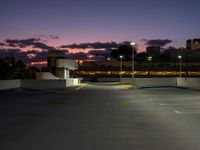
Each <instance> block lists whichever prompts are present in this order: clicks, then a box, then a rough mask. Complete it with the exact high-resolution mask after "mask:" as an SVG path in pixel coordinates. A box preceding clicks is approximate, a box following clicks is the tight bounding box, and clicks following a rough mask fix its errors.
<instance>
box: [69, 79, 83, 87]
mask: <svg viewBox="0 0 200 150" xmlns="http://www.w3.org/2000/svg"><path fill="white" fill-rule="evenodd" d="M80 80H81V79H80V78H70V79H66V87H69V86H75V85H79V84H80V83H81V81H80Z"/></svg>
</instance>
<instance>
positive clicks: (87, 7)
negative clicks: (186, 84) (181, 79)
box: [0, 0, 200, 49]
mask: <svg viewBox="0 0 200 150" xmlns="http://www.w3.org/2000/svg"><path fill="white" fill-rule="evenodd" d="M199 6H200V1H199V0H167V1H166V0H32V1H31V0H1V1H0V21H1V25H0V33H1V34H0V42H4V41H5V40H6V39H18V40H20V39H28V38H41V39H43V40H44V42H46V44H48V45H49V46H60V45H67V44H72V43H84V42H97V41H99V42H110V41H115V42H122V41H134V42H136V43H138V44H139V45H140V47H141V49H142V47H143V46H142V42H141V40H142V39H148V40H151V39H169V40H172V41H173V42H172V43H170V44H168V45H167V46H175V47H184V46H185V41H186V40H187V39H190V38H200V19H199V18H200V17H199V14H200V9H199Z"/></svg>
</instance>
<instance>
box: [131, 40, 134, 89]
mask: <svg viewBox="0 0 200 150" xmlns="http://www.w3.org/2000/svg"><path fill="white" fill-rule="evenodd" d="M131 46H132V87H135V75H134V72H135V62H134V58H135V54H134V53H135V52H134V49H135V48H134V46H135V43H134V42H132V43H131Z"/></svg>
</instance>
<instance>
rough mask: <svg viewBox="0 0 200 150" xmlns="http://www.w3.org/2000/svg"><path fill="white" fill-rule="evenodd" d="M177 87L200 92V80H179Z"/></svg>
mask: <svg viewBox="0 0 200 150" xmlns="http://www.w3.org/2000/svg"><path fill="white" fill-rule="evenodd" d="M177 86H178V87H184V88H189V89H195V90H200V78H177Z"/></svg>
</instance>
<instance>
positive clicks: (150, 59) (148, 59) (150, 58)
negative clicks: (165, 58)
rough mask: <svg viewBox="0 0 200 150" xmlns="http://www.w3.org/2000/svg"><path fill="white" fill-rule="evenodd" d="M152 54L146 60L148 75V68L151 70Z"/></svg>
mask: <svg viewBox="0 0 200 150" xmlns="http://www.w3.org/2000/svg"><path fill="white" fill-rule="evenodd" d="M152 58H153V57H152V56H148V57H147V61H148V62H149V69H148V75H150V70H151V61H152Z"/></svg>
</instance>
